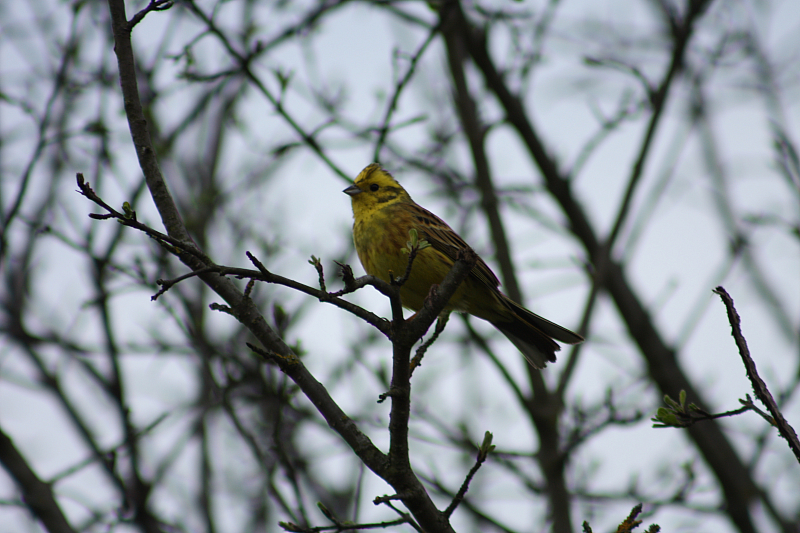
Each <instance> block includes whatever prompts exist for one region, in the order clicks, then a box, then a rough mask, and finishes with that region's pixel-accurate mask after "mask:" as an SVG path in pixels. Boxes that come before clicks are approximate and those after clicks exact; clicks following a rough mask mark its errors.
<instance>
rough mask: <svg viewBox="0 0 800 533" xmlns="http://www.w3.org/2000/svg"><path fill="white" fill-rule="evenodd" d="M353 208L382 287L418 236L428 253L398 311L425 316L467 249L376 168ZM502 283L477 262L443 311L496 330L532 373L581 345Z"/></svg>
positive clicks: (362, 177) (363, 181)
mask: <svg viewBox="0 0 800 533" xmlns="http://www.w3.org/2000/svg"><path fill="white" fill-rule="evenodd" d="M342 192H344V193H345V194H347V195H349V196H350V200H351V205H352V208H353V219H354V221H353V241H354V243H355V248H356V252H357V254H358V259H359V260H360V261H361V265H362V266H363V267H364V270H366V272H367V274H369V275H371V276H375V277H377V278H379V279H382V280H383V281H386V282H391V276H392V275H395V276H398V275H402V274H403V273H405V272H406V268H407V265H408V251H407V250H404V248H405V247H406V242H407V241H408V240H409V235H410V231H411V230H412V229H413V230H416V232H417V235H418V238H419V239H420V240H424V241H427V243H428V246H422V247H420V249H419V251H418V253H417V256H416V258H415V259H414V261H413V263H412V267H411V272H410V273H409V276H408V279H407V280H406V282H405V283H404V284H403V285H402V286H401V287H400V301H401V303H402V305H403V307H405V308H407V309H410V310H412V311H419V310H420V309H422V307H423V304H424V302H425V298H426V297H427V295H428V293H429V292H430V289H431V286H432V285H435V284H439V283H441V282H442V280H443V279H444V277H445V276H446V275H447V273H448V272H449V271H450V269H451V268H452V267H453V264H454V263H455V260H456V256H457V254H458V251H459V250H463V249H471V248H470V246H469V245H468V244H467V243H466V242H465V241H464V239H462V238H461V237H460V236H459V235H458V233H456V232H455V231H453V229H452V228H451V227H450V226H448V225H447V223H445V222H444V221H443V220H442V219H441V218H439V217H438V216H436V215H434V214H433V213H431V212H430V211H428V210H427V209H425V208H423V207H421V206H420V205H418V204H417V203H416V202H414V200H412V199H411V196H410V195H409V194H408V192H406V190H405V189H404V188H403V187H402V186H401V185H400V183H398V182H397V180H396V179H394V177H393V176H392V175H391V174H390V173H389V172H388V171H386V170H385V169H383V168H382V167H381V165H380V164H378V163H372V164H370V165H367V167H365V168H364V170H362V171H361V172H360V173H359V174H358V176H357V177H356V179H355V181H354V182H353V184H352V185H350V186H349V187H347V188H346V189H344V191H342ZM499 286H500V281H499V280H498V279H497V276H495V274H494V272H492V270H491V269H490V268H489V266H488V265H487V264H486V263H485V262H484V261H483V259H481V258H480V257H478V259H477V262H476V263H475V266H474V267H473V268H472V270H471V271H470V273H469V274H468V275H467V277H466V279H465V280H464V281H463V282H462V284H461V285H460V286H459V288H458V289H457V290H456V292H455V294H453V296H452V297H451V298H450V301H449V302H448V303H447V306H446V307H445V312H451V311H458V312H462V313H468V314H470V315H473V316H475V317H478V318H480V319H483V320H486V321H487V322H489V323H490V324H491V325H493V326H494V327H495V328H497V329H498V330H499V331H500V332H501V333H502V334H503V335H505V336H506V337H507V338H508V340H510V341H511V342H512V343H513V344H514V346H516V347H517V349H518V350H519V351H520V352H521V353H522V355H524V356H525V359H527V360H528V362H529V363H530V364H531V365H532V366H533V367H535V368H537V369H541V368H544V367H545V365H546V364H547V362H555V360H556V355H555V352H556V351H558V350H560V348H561V347H560V346H559V345H558V344H557V343H556V342H555V341H559V342H562V343H565V344H579V343H581V342H583V340H584V339H583V337H581V336H580V335H578V334H577V333H574V332H572V331H570V330H568V329H567V328H564V327H562V326H559V325H558V324H556V323H554V322H551V321H549V320H547V319H545V318H542V317H540V316H539V315H537V314H535V313H532V312H531V311H528V310H527V309H525V308H524V307H522V306H521V305H519V304H518V303H516V302H514V301H513V300H512V299H511V298H509V297H508V296H506V295H505V294H503V293H502V292H500V289H499Z"/></svg>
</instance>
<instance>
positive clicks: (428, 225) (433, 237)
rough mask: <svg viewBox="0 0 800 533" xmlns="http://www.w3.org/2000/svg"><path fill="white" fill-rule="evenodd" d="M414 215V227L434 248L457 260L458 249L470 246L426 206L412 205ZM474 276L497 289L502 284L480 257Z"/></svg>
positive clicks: (472, 273)
mask: <svg viewBox="0 0 800 533" xmlns="http://www.w3.org/2000/svg"><path fill="white" fill-rule="evenodd" d="M411 209H412V211H413V213H412V216H413V217H414V227H416V228H417V231H418V232H419V234H420V238H422V239H425V240H426V241H428V242H429V243H430V245H431V246H432V247H433V249H434V250H437V251H439V252H441V253H443V254H444V255H446V256H447V257H449V258H450V259H451V260H453V261H454V262H455V260H456V256H457V255H458V251H459V250H461V249H465V248H470V246H469V245H468V244H467V243H466V242H464V239H462V238H461V237H459V235H458V233H456V232H455V231H453V229H452V228H451V227H450V226H448V225H447V223H445V221H444V220H442V219H441V218H439V217H437V216H436V215H434V214H433V213H431V212H430V211H428V210H427V209H425V208H424V207H420V206H419V205H417V204H413V205H412V206H411ZM471 275H472V276H475V277H476V278H477V279H478V280H479V281H480V282H481V283H483V284H485V285H488V286H489V287H492V288H494V289H496V288H497V287H498V286H499V285H500V280H498V279H497V276H495V275H494V272H492V270H491V269H490V268H489V267H488V266H487V265H486V263H484V262H483V259H481V258H480V257H478V262H477V263H475V268H473V269H472V272H471Z"/></svg>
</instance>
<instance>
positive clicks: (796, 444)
mask: <svg viewBox="0 0 800 533" xmlns="http://www.w3.org/2000/svg"><path fill="white" fill-rule="evenodd" d="M713 292H715V293H716V294H718V295H719V297H720V298H721V299H722V302H723V303H724V304H725V308H726V309H727V311H728V322H730V324H731V335H733V338H734V340H735V341H736V346H737V347H738V348H739V355H741V356H742V363H744V368H745V370H747V377H748V378H749V379H750V383H751V384H752V385H753V392H755V395H756V398H758V399H759V400H760V401H761V403H763V404H764V405H765V406H766V407H767V410H769V412H770V414H771V415H772V418H773V419H774V421H775V425H776V426H777V427H778V431H779V432H780V434H781V437H783V438H784V439H786V442H787V443H788V444H789V448H791V449H792V452H794V456H795V457H796V458H797V461H798V462H800V440H798V439H797V433H796V432H795V430H794V428H793V427H792V426H790V425H789V423H788V422H787V421H786V419H785V418H784V417H783V414H782V413H781V411H780V409H779V408H778V404H777V403H776V402H775V400H774V399H773V398H772V394H771V393H770V392H769V389H768V388H767V384H766V383H764V380H762V379H761V377H760V376H759V375H758V371H757V370H756V363H755V361H753V358H752V357H751V356H750V349H749V348H748V347H747V341H746V340H745V338H744V335H743V334H742V328H741V319H740V318H739V313H737V312H736V308H735V307H734V306H733V298H731V296H730V295H729V294H728V293H727V291H725V289H724V288H723V287H722V286H719V287H717V288H716V289H714V291H713Z"/></svg>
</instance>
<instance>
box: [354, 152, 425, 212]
mask: <svg viewBox="0 0 800 533" xmlns="http://www.w3.org/2000/svg"><path fill="white" fill-rule="evenodd" d="M342 192H344V193H345V194H348V195H350V199H351V201H352V204H353V213H356V214H357V213H358V212H359V211H362V212H370V211H373V210H376V209H380V208H381V207H384V206H386V205H389V204H393V203H396V202H398V201H401V202H403V201H406V202H408V201H411V197H410V196H409V195H408V193H407V192H406V190H405V189H404V188H403V187H402V186H401V185H400V184H399V183H397V180H395V179H394V178H393V177H392V175H391V174H389V173H388V172H386V171H385V170H384V169H382V168H381V166H380V165H379V164H378V163H372V164H371V165H368V166H367V167H366V168H365V169H364V170H362V171H361V173H360V174H359V175H358V177H356V181H355V182H354V183H353V184H352V185H351V186H349V187H348V188H346V189H345V190H344V191H342Z"/></svg>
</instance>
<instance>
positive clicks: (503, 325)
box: [492, 295, 583, 368]
mask: <svg viewBox="0 0 800 533" xmlns="http://www.w3.org/2000/svg"><path fill="white" fill-rule="evenodd" d="M503 303H504V304H505V305H506V307H507V308H508V309H509V311H511V312H512V314H513V319H512V320H509V321H506V320H503V321H492V325H493V326H494V327H496V328H497V329H498V330H500V333H502V334H503V335H505V336H506V337H508V340H510V341H511V342H512V343H514V346H516V347H517V349H518V350H519V351H520V352H522V355H524V356H525V359H527V360H528V362H529V363H530V364H531V365H533V366H534V367H535V368H544V367H545V365H546V364H547V362H548V361H549V362H551V363H552V362H555V360H556V352H557V351H559V350H560V349H561V347H560V346H559V345H558V344H556V342H555V341H559V342H563V343H565V344H578V343H581V342H583V337H581V336H580V335H578V334H577V333H574V332H572V331H570V330H568V329H567V328H564V327H561V326H559V325H558V324H556V323H554V322H550V321H549V320H547V319H546V318H542V317H540V316H539V315H537V314H535V313H531V312H530V311H528V310H527V309H525V308H524V307H522V306H521V305H519V304H517V303H515V302H513V301H512V300H510V299H508V298H507V297H505V295H504V297H503Z"/></svg>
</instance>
